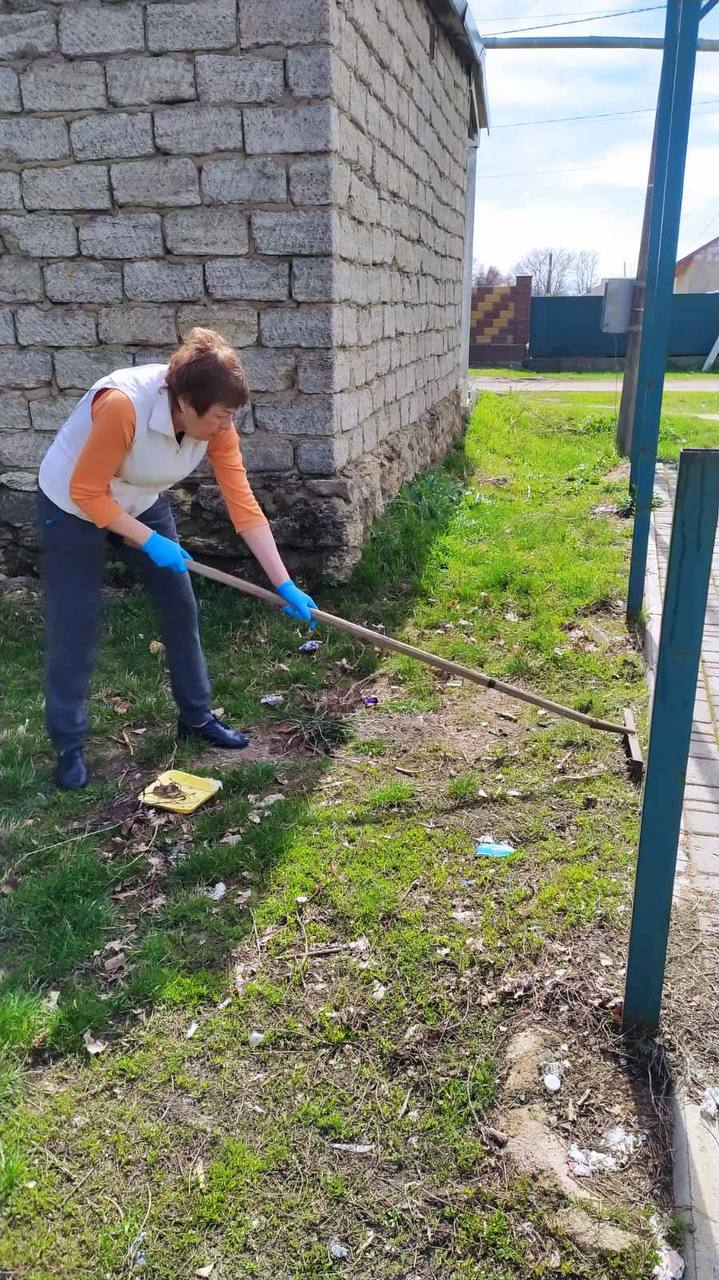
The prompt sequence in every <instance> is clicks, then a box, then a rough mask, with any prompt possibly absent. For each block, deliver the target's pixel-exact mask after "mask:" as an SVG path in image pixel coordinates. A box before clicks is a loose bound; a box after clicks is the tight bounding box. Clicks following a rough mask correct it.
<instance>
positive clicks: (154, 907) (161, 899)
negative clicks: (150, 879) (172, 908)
mask: <svg viewBox="0 0 719 1280" xmlns="http://www.w3.org/2000/svg"><path fill="white" fill-rule="evenodd" d="M166 904H167V898H166V897H165V895H164V893H158V894H157V896H156V897H154V898H153V899H152V902H151V903H150V905H149V907H148V911H159V910H160V908H161V907H164V906H165V905H166Z"/></svg>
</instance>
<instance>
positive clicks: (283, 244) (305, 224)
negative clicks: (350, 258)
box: [252, 210, 334, 254]
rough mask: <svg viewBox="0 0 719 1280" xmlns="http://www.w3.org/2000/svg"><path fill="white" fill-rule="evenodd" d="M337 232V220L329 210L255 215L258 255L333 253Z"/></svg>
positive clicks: (253, 231) (253, 233)
mask: <svg viewBox="0 0 719 1280" xmlns="http://www.w3.org/2000/svg"><path fill="white" fill-rule="evenodd" d="M333 232H334V220H333V216H332V213H331V212H329V211H326V212H325V211H319V210H318V211H317V212H312V213H301V212H298V213H253V215H252V235H253V237H254V241H255V245H256V247H257V251H258V253H267V254H273V253H281V254H293V253H331V252H332V248H333Z"/></svg>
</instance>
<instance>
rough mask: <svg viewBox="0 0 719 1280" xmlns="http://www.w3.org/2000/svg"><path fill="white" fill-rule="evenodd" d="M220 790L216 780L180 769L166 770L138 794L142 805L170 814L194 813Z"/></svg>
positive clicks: (220, 785) (219, 784) (220, 784)
mask: <svg viewBox="0 0 719 1280" xmlns="http://www.w3.org/2000/svg"><path fill="white" fill-rule="evenodd" d="M221 790H222V783H221V782H219V781H218V780H217V779H216V778H200V777H198V776H197V775H196V774H193V773H183V771H182V770H181V769H168V770H166V772H165V773H161V774H160V776H159V778H156V779H155V781H154V782H153V783H152V784H151V785H150V786H149V787H145V790H144V791H141V792H140V796H139V799H140V801H141V803H142V804H147V805H153V806H154V807H155V808H157V809H169V810H170V811H171V812H172V813H194V811H195V809H198V808H199V807H200V805H201V804H204V803H205V801H206V800H209V799H210V798H211V797H212V796H214V795H216V794H217V792H218V791H221Z"/></svg>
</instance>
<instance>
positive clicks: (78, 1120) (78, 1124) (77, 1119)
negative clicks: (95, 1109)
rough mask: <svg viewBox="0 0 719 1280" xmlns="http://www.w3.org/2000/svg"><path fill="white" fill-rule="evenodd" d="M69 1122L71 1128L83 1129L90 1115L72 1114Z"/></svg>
mask: <svg viewBox="0 0 719 1280" xmlns="http://www.w3.org/2000/svg"><path fill="white" fill-rule="evenodd" d="M70 1123H71V1125H72V1127H73V1129H84V1128H85V1127H86V1126H87V1125H88V1124H89V1123H90V1117H89V1116H83V1115H77V1116H73V1117H72V1120H71V1121H70Z"/></svg>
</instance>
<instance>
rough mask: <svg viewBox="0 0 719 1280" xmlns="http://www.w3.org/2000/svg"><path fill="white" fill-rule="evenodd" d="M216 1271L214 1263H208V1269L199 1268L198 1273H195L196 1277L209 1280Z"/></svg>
mask: <svg viewBox="0 0 719 1280" xmlns="http://www.w3.org/2000/svg"><path fill="white" fill-rule="evenodd" d="M214 1270H215V1264H214V1262H208V1264H207V1266H206V1267H198V1268H197V1271H196V1272H195V1275H196V1276H200V1277H201V1280H207V1278H208V1277H209V1276H211V1275H212V1272H213V1271H214Z"/></svg>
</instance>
